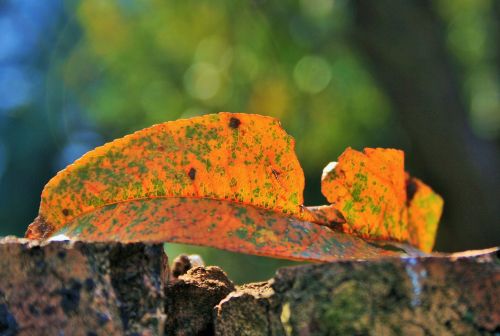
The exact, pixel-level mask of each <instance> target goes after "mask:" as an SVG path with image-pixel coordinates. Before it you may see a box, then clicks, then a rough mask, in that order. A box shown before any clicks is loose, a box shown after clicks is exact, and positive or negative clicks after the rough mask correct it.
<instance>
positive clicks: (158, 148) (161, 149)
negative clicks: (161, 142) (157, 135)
mask: <svg viewBox="0 0 500 336" xmlns="http://www.w3.org/2000/svg"><path fill="white" fill-rule="evenodd" d="M156 149H157V150H159V151H160V152H163V151H165V147H163V146H158V147H156Z"/></svg>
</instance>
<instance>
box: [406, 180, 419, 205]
mask: <svg viewBox="0 0 500 336" xmlns="http://www.w3.org/2000/svg"><path fill="white" fill-rule="evenodd" d="M416 192H417V184H416V183H415V180H414V179H413V178H411V177H408V178H407V179H406V204H410V203H411V200H412V199H413V197H414V196H415V193H416Z"/></svg>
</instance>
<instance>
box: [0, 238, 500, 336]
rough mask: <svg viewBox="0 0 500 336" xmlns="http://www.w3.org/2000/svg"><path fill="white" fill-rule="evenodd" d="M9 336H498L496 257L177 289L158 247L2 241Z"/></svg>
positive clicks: (183, 282)
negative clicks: (461, 335)
mask: <svg viewBox="0 0 500 336" xmlns="http://www.w3.org/2000/svg"><path fill="white" fill-rule="evenodd" d="M0 279H1V281H0V335H2V336H7V335H34V334H36V335H61V334H65V335H85V336H92V335H346V334H356V335H380V334H383V335H456V334H466V335H493V334H495V333H498V332H500V308H499V306H498V302H500V260H499V250H498V249H491V250H489V251H479V252H469V253H467V254H463V255H435V256H431V257H405V258H397V257H393V258H384V259H379V260H371V261H362V260H358V261H341V262H334V263H325V264H314V265H304V266H297V267H292V268H283V269H280V270H278V272H277V273H276V276H275V277H274V278H273V279H271V280H269V281H267V282H263V283H255V284H248V285H244V286H239V287H236V288H235V287H234V285H233V284H232V282H231V281H230V280H229V279H228V278H227V276H226V275H225V274H224V272H223V271H222V270H221V269H220V268H218V267H196V268H192V269H190V270H188V271H187V273H186V274H184V275H181V276H179V277H178V278H176V279H175V280H172V278H170V282H169V281H168V267H167V265H166V256H165V254H164V252H163V247H162V245H161V244H142V243H137V244H120V243H110V244H103V243H82V242H76V243H70V242H51V243H47V244H42V245H41V244H39V243H36V242H28V241H26V240H17V239H5V240H0Z"/></svg>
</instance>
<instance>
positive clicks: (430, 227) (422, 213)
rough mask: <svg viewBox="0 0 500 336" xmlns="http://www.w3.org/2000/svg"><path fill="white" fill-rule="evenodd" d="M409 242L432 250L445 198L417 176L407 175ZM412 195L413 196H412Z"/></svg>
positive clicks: (424, 249)
mask: <svg viewBox="0 0 500 336" xmlns="http://www.w3.org/2000/svg"><path fill="white" fill-rule="evenodd" d="M406 183H407V189H408V186H411V187H409V188H411V189H410V190H411V193H409V194H408V200H407V203H408V231H409V235H410V239H409V242H410V243H412V244H413V245H415V246H418V247H419V248H420V249H422V251H432V247H433V246H434V240H435V237H436V233H437V228H438V224H439V218H440V217H441V212H442V211H443V199H442V198H441V196H439V195H438V194H436V193H435V192H434V191H432V189H431V188H430V187H429V186H428V185H426V184H425V183H423V182H422V181H420V180H419V179H417V178H415V177H411V176H409V175H407V182H406ZM410 195H411V197H410Z"/></svg>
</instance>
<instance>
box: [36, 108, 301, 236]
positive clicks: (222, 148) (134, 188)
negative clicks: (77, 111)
mask: <svg viewBox="0 0 500 336" xmlns="http://www.w3.org/2000/svg"><path fill="white" fill-rule="evenodd" d="M294 145H295V144H294V140H293V138H292V137H290V136H289V135H288V134H286V133H285V131H284V130H283V129H282V128H281V127H280V125H279V121H277V120H276V119H273V118H270V117H264V116H258V115H251V114H238V113H219V114H214V115H206V116H202V117H196V118H192V119H184V120H177V121H174V122H167V123H164V124H159V125H155V126H152V127H150V128H147V129H144V130H141V131H139V132H136V133H134V134H131V135H128V136H126V137H124V138H121V139H118V140H115V141H113V142H111V143H108V144H106V145H104V146H102V147H98V148H96V149H95V150H93V151H91V152H89V153H87V154H85V155H84V156H83V157H81V158H80V159H79V160H77V161H76V162H75V163H74V164H72V165H70V166H68V167H67V168H66V169H64V170H62V171H61V172H59V173H58V174H57V176H55V177H54V178H53V179H52V180H50V181H49V183H48V184H47V185H46V186H45V188H44V190H43V192H42V199H41V203H40V213H39V215H40V219H41V220H43V222H44V226H43V227H42V228H43V229H44V230H45V231H46V232H43V231H40V230H39V227H37V226H33V227H31V230H29V232H28V237H30V238H40V237H44V236H47V235H49V234H50V233H51V232H52V231H55V230H57V229H59V228H61V227H62V226H63V225H64V224H66V223H68V222H70V221H72V220H73V219H75V218H77V217H79V216H81V215H83V214H85V213H89V212H92V211H94V210H96V209H98V208H99V207H102V206H105V205H108V204H113V203H118V202H124V201H131V200H137V199H144V198H147V199H151V198H155V197H205V198H211V199H226V200H231V201H235V202H239V203H244V204H252V205H254V206H257V207H262V208H265V209H272V210H274V211H277V212H279V213H288V214H291V215H299V213H300V211H301V208H300V205H301V204H302V203H303V199H302V197H303V196H302V191H303V189H304V174H303V172H302V168H301V167H300V164H299V162H298V160H297V157H296V156H295V152H294Z"/></svg>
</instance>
